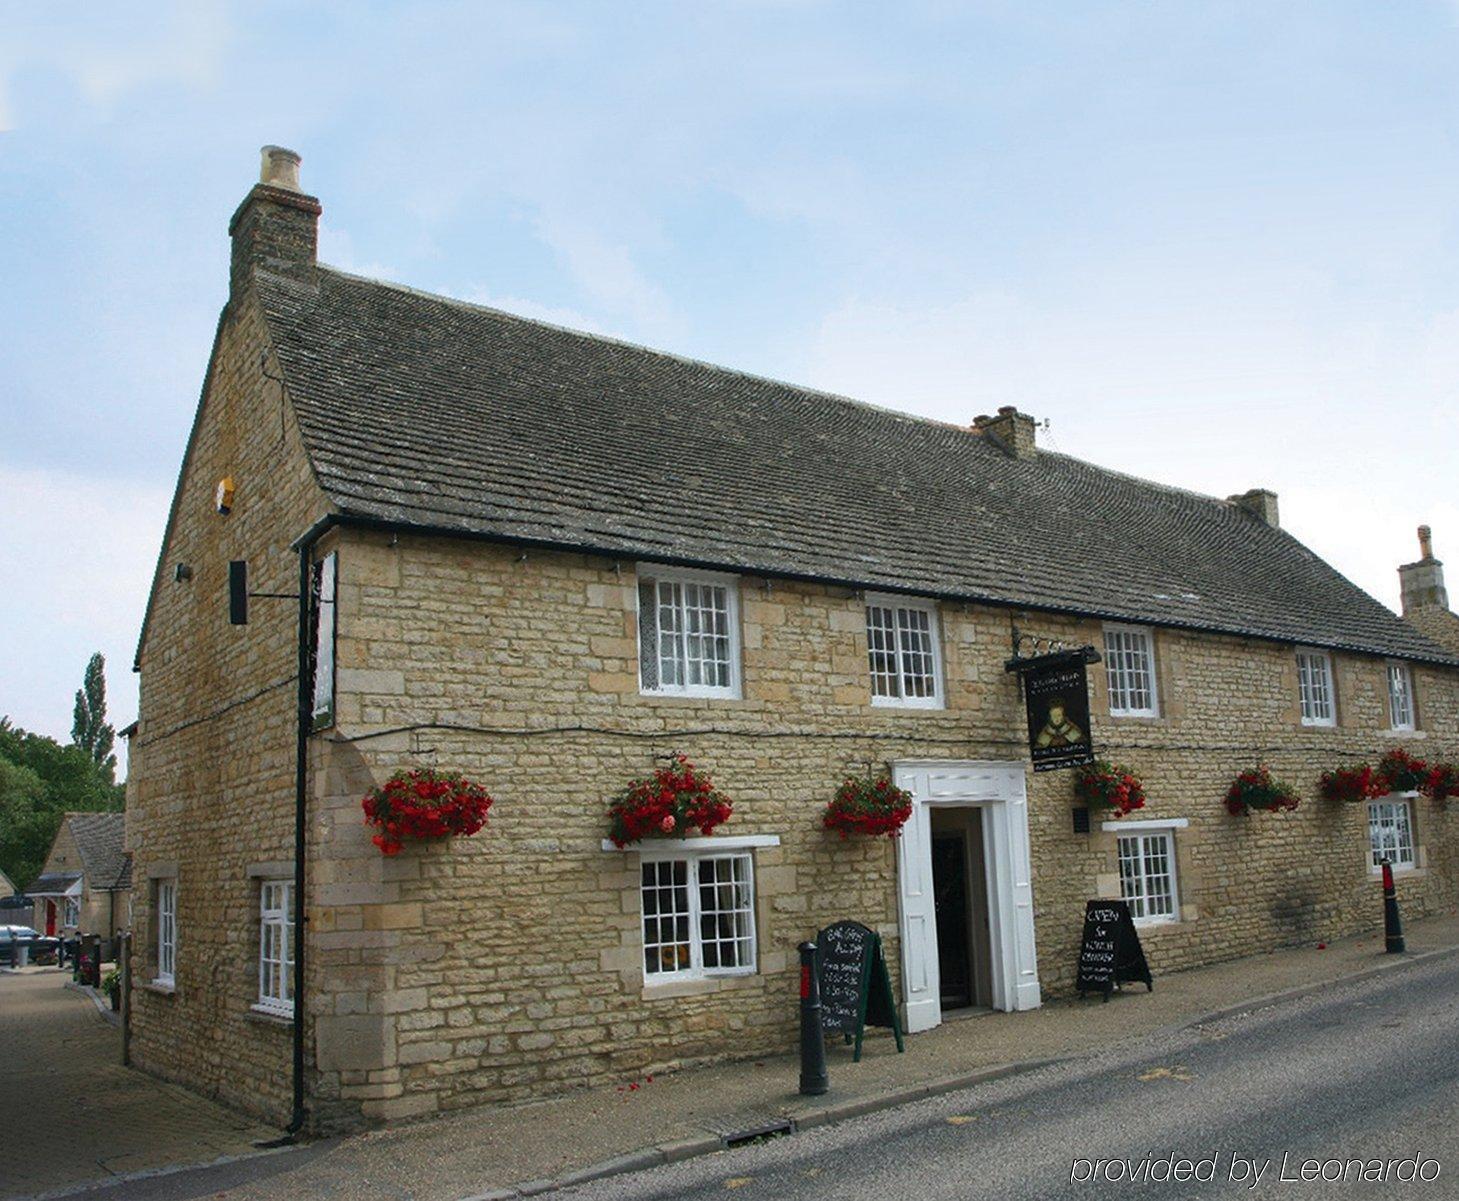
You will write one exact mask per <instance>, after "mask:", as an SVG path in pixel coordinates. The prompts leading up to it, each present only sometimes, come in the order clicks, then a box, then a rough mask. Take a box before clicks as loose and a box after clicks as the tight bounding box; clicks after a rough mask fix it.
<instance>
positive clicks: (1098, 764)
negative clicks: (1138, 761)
mask: <svg viewBox="0 0 1459 1201" xmlns="http://www.w3.org/2000/svg"><path fill="white" fill-rule="evenodd" d="M1074 795H1075V796H1076V797H1077V798H1078V799H1079V800H1081V801H1083V802H1084V803H1085V804H1086V805H1088V806H1089V807H1090V808H1091V809H1109V810H1112V811H1114V812H1115V813H1118V814H1119V815H1120V816H1121V817H1124V816H1125V814H1127V813H1133V812H1134V811H1135V810H1136V809H1143V808H1144V807H1145V786H1144V785H1143V784H1141V783H1140V781H1139V779H1138V778H1137V777H1135V776H1133V775H1131V774H1130V770H1129V768H1127V767H1124V766H1122V765H1121V764H1118V763H1110V762H1108V761H1107V760H1104V759H1098V760H1096V761H1095V762H1093V763H1090V764H1087V765H1086V766H1084V767H1081V768H1080V769H1079V770H1078V771H1077V772H1075V774H1074Z"/></svg>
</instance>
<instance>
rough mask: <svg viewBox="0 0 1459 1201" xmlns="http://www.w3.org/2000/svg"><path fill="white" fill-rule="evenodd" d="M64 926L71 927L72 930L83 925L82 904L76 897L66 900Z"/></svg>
mask: <svg viewBox="0 0 1459 1201" xmlns="http://www.w3.org/2000/svg"><path fill="white" fill-rule="evenodd" d="M62 925H66V926H70V927H71V928H72V929H75V928H76V927H78V926H79V925H81V902H80V901H78V900H77V899H76V898H75V897H67V898H66V916H65V918H64V919H63V921H62Z"/></svg>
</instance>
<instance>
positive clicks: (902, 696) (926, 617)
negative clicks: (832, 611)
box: [866, 596, 942, 709]
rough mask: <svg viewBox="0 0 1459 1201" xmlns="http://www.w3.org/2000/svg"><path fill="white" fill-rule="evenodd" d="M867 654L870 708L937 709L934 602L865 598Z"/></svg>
mask: <svg viewBox="0 0 1459 1201" xmlns="http://www.w3.org/2000/svg"><path fill="white" fill-rule="evenodd" d="M866 654H867V659H868V661H869V663H870V667H871V703H872V704H873V705H901V706H905V707H907V708H913V709H940V708H941V707H942V645H941V639H940V637H939V634H938V629H937V605H936V604H935V603H934V602H932V601H917V600H907V599H906V598H905V597H893V596H868V597H867V598H866Z"/></svg>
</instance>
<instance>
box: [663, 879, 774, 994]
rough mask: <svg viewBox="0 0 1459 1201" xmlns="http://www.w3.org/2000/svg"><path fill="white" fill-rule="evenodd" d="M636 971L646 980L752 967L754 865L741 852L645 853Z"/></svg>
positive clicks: (727, 973)
mask: <svg viewBox="0 0 1459 1201" xmlns="http://www.w3.org/2000/svg"><path fill="white" fill-rule="evenodd" d="M640 870H641V872H642V880H641V885H640V892H639V896H640V899H641V901H642V905H643V972H644V979H645V981H647V982H649V983H660V982H663V981H667V980H684V979H694V978H696V977H700V976H734V975H747V974H749V973H751V972H753V971H754V970H755V867H754V861H753V860H752V859H751V857H750V856H749V854H734V855H693V854H689V855H678V856H674V857H672V858H663V859H659V858H649V857H648V855H647V853H645V856H644V859H643V862H642V866H641V868H640Z"/></svg>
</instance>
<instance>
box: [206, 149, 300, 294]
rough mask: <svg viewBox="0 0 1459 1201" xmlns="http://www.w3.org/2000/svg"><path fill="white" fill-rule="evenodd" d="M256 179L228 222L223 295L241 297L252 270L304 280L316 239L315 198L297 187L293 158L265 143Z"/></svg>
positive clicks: (296, 172) (297, 161)
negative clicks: (229, 249) (228, 263)
mask: <svg viewBox="0 0 1459 1201" xmlns="http://www.w3.org/2000/svg"><path fill="white" fill-rule="evenodd" d="M262 154H263V166H262V168H261V169H260V171H259V176H258V183H256V184H254V185H253V190H252V191H251V192H249V193H248V195H247V196H246V197H244V199H243V203H242V204H240V205H239V206H238V211H237V212H235V213H234V214H233V220H232V221H230V222H229V223H228V234H229V236H230V237H231V238H232V239H233V263H232V267H231V268H230V270H229V295H230V296H238V295H241V294H242V292H243V289H244V288H245V287H247V285H248V281H249V279H250V278H251V277H252V275H253V272H254V271H255V270H257V269H262V270H265V271H272V272H275V273H276V274H279V275H292V276H295V277H297V278H300V279H308V278H310V276H311V274H312V273H313V270H314V264H315V259H316V253H317V250H318V243H319V214H320V213H321V212H323V209H322V208H321V207H320V204H319V201H318V200H317V199H315V198H314V197H313V196H306V195H305V194H304V193H303V192H302V191H301V190H300V188H299V156H298V155H297V154H295V153H294V152H293V151H292V150H285V149H284V148H283V147H282V146H265V147H264V148H263V151H262Z"/></svg>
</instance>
